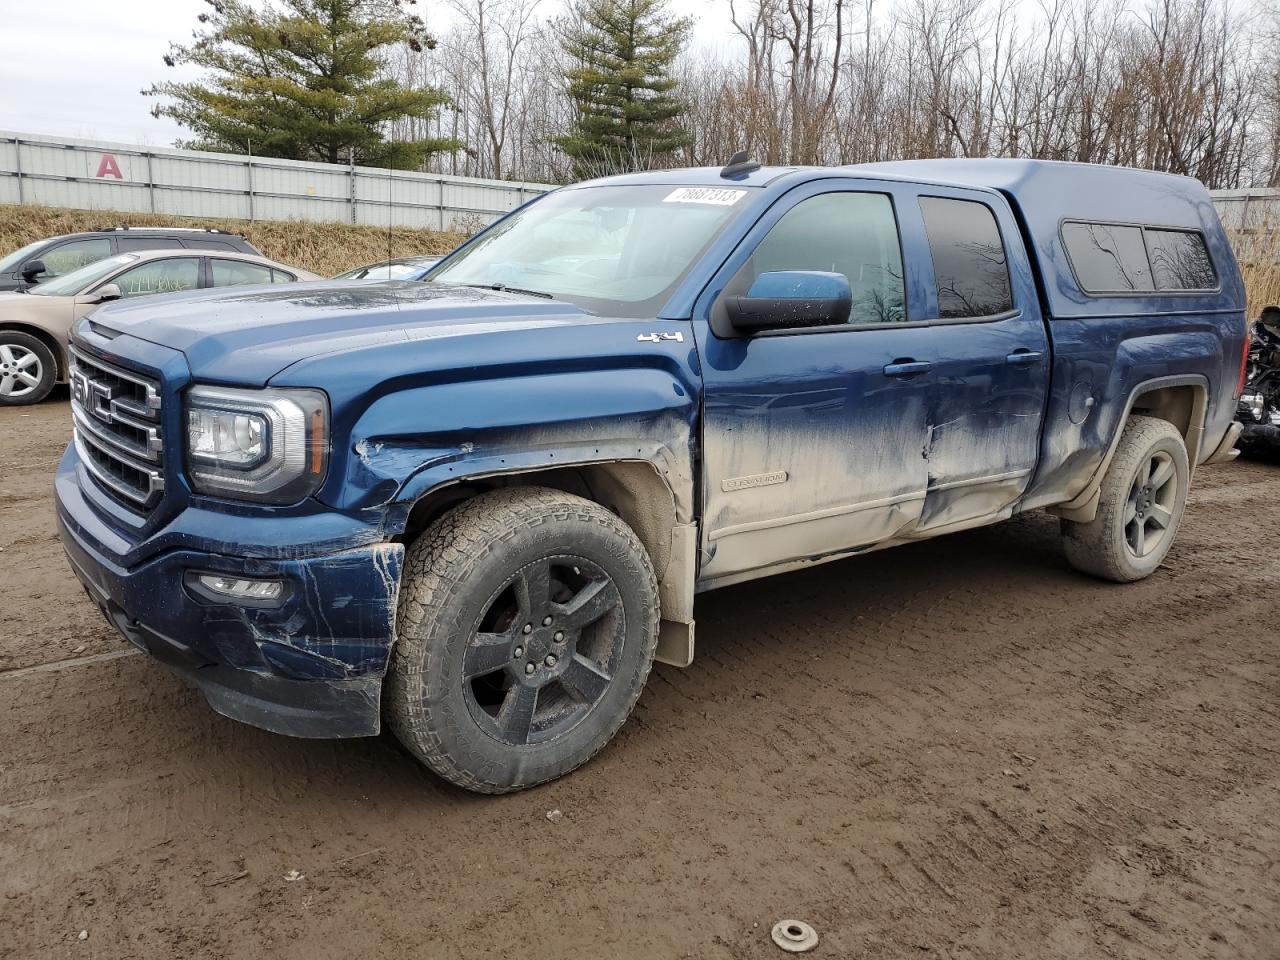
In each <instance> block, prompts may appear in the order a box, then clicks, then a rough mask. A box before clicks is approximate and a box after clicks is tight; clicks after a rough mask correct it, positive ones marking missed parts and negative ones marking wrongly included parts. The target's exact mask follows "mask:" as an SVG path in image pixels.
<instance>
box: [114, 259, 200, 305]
mask: <svg viewBox="0 0 1280 960" xmlns="http://www.w3.org/2000/svg"><path fill="white" fill-rule="evenodd" d="M111 282H112V283H114V284H116V285H117V286H118V287H119V288H120V292H121V293H122V294H123V295H124V296H126V297H145V296H147V295H149V294H152V293H177V292H179V291H181V290H194V289H196V287H198V286H200V261H199V260H197V259H196V258H195V257H175V258H174V259H171V260H151V261H149V262H147V263H144V264H141V265H140V266H136V267H134V268H133V269H132V270H126V271H125V272H124V273H122V274H119V275H118V276H117V277H116V278H115V279H114V280H112V281H111Z"/></svg>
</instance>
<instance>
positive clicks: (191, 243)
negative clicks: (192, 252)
mask: <svg viewBox="0 0 1280 960" xmlns="http://www.w3.org/2000/svg"><path fill="white" fill-rule="evenodd" d="M182 242H183V243H185V244H186V245H187V246H188V247H192V248H193V249H196V250H237V251H238V249H239V248H238V247H236V245H235V244H233V243H228V242H227V241H226V240H206V239H204V238H200V239H192V238H190V237H187V238H184V239H183V241H182Z"/></svg>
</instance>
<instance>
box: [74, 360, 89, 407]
mask: <svg viewBox="0 0 1280 960" xmlns="http://www.w3.org/2000/svg"><path fill="white" fill-rule="evenodd" d="M71 399H72V400H74V401H75V402H76V403H78V404H80V406H82V407H88V406H89V378H88V377H86V376H85V375H84V374H83V373H81V372H80V371H79V370H74V369H73V370H72V371H71Z"/></svg>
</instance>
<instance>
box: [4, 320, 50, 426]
mask: <svg viewBox="0 0 1280 960" xmlns="http://www.w3.org/2000/svg"><path fill="white" fill-rule="evenodd" d="M57 379H58V364H57V361H56V360H54V357H53V351H51V350H50V349H49V348H48V347H47V346H45V344H44V342H43V341H41V340H38V339H37V338H35V337H33V336H31V334H29V333H20V332H18V331H17V330H0V406H15V407H16V406H21V405H22V404H27V403H39V402H40V401H41V400H43V399H44V398H45V397H47V396H48V395H49V391H50V390H52V389H53V384H54V382H55V381H56V380H57Z"/></svg>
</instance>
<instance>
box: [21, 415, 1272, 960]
mask: <svg viewBox="0 0 1280 960" xmlns="http://www.w3.org/2000/svg"><path fill="white" fill-rule="evenodd" d="M67 436H68V411H67V404H66V402H65V394H63V395H62V397H61V399H59V400H57V401H55V402H50V403H47V404H44V405H42V406H39V407H35V408H26V409H20V410H19V409H6V410H0V437H2V438H3V444H0V522H2V529H3V531H4V536H3V537H2V538H0V547H2V548H3V552H0V572H2V574H3V576H2V577H0V718H2V721H0V722H2V724H3V725H2V727H0V729H2V730H3V734H4V735H3V738H0V957H4V958H9V957H15V958H19V957H20V958H27V957H39V958H45V957H52V958H61V957H75V958H115V957H119V958H129V960H146V958H165V960H168V958H174V957H193V958H221V957H228V958H230V957H235V958H243V957H257V956H271V957H273V958H281V960H288V958H306V960H316V958H351V957H372V956H380V957H393V958H400V957H404V958H410V957H412V958H437V957H440V958H443V957H450V958H453V957H482V956H504V957H513V958H522V960H523V958H542V957H548V958H549V957H563V956H576V957H582V958H590V960H595V958H612V957H626V958H630V957H637V958H698V960H715V958H742V960H746V958H766V957H781V956H784V954H782V953H781V952H780V951H778V950H777V948H776V947H774V946H773V944H772V943H771V942H770V941H769V938H768V928H769V926H770V925H771V924H772V923H773V922H774V921H776V920H778V919H781V918H784V917H798V918H800V919H804V920H808V921H809V922H810V923H812V924H813V925H814V926H815V927H816V928H817V930H818V932H819V934H820V935H821V938H822V939H821V943H820V945H819V946H818V948H817V950H816V951H815V952H814V953H813V954H811V955H812V956H815V957H840V958H860V957H867V958H914V957H921V958H928V957H946V958H961V957H965V958H968V957H1027V958H1034V960H1045V958H1057V957H1071V958H1076V957H1079V958H1086V957H1088V958H1094V957H1125V958H1130V957H1132V958H1145V957H1151V958H1170V957H1178V958H1182V957H1188V958H1190V957H1215V958H1216V957H1222V958H1228V957H1230V958H1271V960H1274V958H1277V957H1280V797H1278V794H1277V785H1278V784H1280V763H1278V762H1277V761H1278V760H1280V669H1278V668H1277V656H1276V654H1277V646H1278V641H1280V629H1278V628H1277V625H1278V624H1280V602H1278V600H1277V597H1280V557H1278V555H1277V547H1278V546H1280V466H1269V465H1262V464H1253V463H1240V462H1238V463H1236V464H1231V465H1228V466H1223V467H1215V468H1207V469H1205V470H1203V471H1202V472H1201V473H1200V474H1198V476H1197V478H1196V483H1195V486H1194V488H1193V492H1192V498H1191V505H1190V507H1189V510H1188V521H1187V523H1186V525H1185V526H1184V527H1183V530H1182V534H1181V536H1180V538H1179V540H1178V542H1177V544H1176V545H1175V547H1174V549H1173V552H1172V553H1171V555H1170V557H1169V559H1168V561H1167V563H1166V565H1165V567H1164V568H1162V569H1161V570H1160V571H1159V572H1158V573H1157V574H1156V575H1155V576H1153V577H1152V578H1150V579H1149V580H1147V581H1145V582H1143V583H1140V584H1137V585H1134V586H1129V587H1117V586H1112V585H1108V584H1103V583H1097V582H1092V581H1090V580H1087V579H1085V578H1082V577H1080V576H1078V575H1076V574H1074V573H1072V572H1071V571H1070V570H1068V568H1067V566H1066V564H1065V562H1064V561H1063V559H1062V557H1061V555H1060V552H1059V548H1058V543H1057V538H1056V525H1055V521H1053V520H1051V519H1049V518H1048V517H1044V516H1032V517H1027V518H1022V519H1019V520H1016V521H1013V522H1010V523H1007V524H1004V525H1001V526H997V527H992V528H989V529H986V530H979V531H974V532H970V533H964V534H957V535H954V536H951V537H946V538H943V539H940V540H935V541H933V542H930V543H925V544H919V545H914V546H909V547H903V548H899V549H896V550H891V551H886V552H883V553H879V554H874V555H870V556H866V557H861V558H858V559H853V560H847V561H842V562H838V563H833V564H829V565H827V566H825V567H820V568H816V569H813V570H810V571H806V572H803V573H798V574H791V575H788V576H784V577H779V578H775V579H772V580H768V581H763V582H761V583H758V584H748V585H744V586H739V587H732V588H728V589H725V590H722V591H719V592H716V593H712V594H708V595H706V596H704V597H703V598H702V599H701V601H700V604H701V606H700V610H699V615H698V644H699V656H698V660H697V662H696V663H695V664H694V666H693V667H692V668H691V669H689V670H684V671H682V670H676V669H672V668H669V667H661V666H660V667H658V668H656V669H655V670H654V673H653V676H652V678H651V679H650V682H649V686H648V688H647V690H646V691H645V694H644V696H643V697H642V698H641V701H640V706H639V708H638V710H637V712H636V714H635V716H634V717H633V718H632V720H631V722H630V723H629V724H628V725H627V726H626V727H625V728H624V730H623V732H622V734H621V735H620V736H619V737H618V738H617V740H616V741H615V742H614V743H613V745H612V746H610V747H609V748H608V749H606V750H605V751H604V752H603V753H602V754H601V755H600V757H599V758H597V759H596V760H595V761H594V762H593V763H591V764H590V765H589V766H588V767H586V768H584V769H583V770H581V771H579V772H578V773H576V774H574V775H573V776H571V777H570V778H568V779H567V780H563V781H560V782H558V783H555V784H552V785H549V786H546V787H543V788H540V789H537V790H534V791H531V792H528V793H524V794H519V795H516V796H510V797H503V798H498V799H485V798H480V797H475V796H471V795H468V794H464V793H462V792H460V791H457V790H454V789H452V788H449V787H446V786H445V785H443V784H441V783H440V782H438V781H436V780H435V779H433V778H432V777H431V776H430V775H429V774H427V773H426V772H424V771H423V770H421V769H419V768H418V767H417V766H416V765H415V764H414V763H413V762H412V761H411V760H410V759H409V758H408V757H407V756H406V755H405V754H403V753H402V752H401V751H399V750H398V749H397V748H396V746H395V745H394V743H393V742H392V741H391V740H390V739H389V738H386V737H384V738H381V739H376V740H359V741H345V742H311V741H297V740H289V739H286V738H283V737H277V736H273V735H271V734H268V733H264V732H261V731H258V730H254V729H251V728H249V727H244V726H240V725H239V724H236V723H233V722H232V721H229V720H225V719H223V718H221V717H219V716H217V715H215V714H214V713H213V712H212V711H210V710H209V709H208V708H206V706H205V704H204V702H203V700H202V699H201V698H200V697H199V696H198V695H197V694H195V693H193V692H192V691H191V690H190V689H188V688H187V687H186V686H184V685H183V684H182V683H181V682H180V681H178V680H177V679H175V678H173V677H172V676H170V675H169V674H168V673H167V672H166V671H165V670H164V669H163V668H162V667H160V666H159V665H158V664H155V663H153V662H151V661H149V660H148V659H147V658H145V657H143V656H141V655H138V654H136V653H133V652H132V650H131V648H129V647H128V646H127V645H126V644H125V643H124V642H123V641H122V640H120V639H119V638H118V637H117V636H116V635H115V634H114V632H113V631H112V630H110V629H109V628H108V627H107V626H106V625H105V623H104V622H103V621H102V620H101V618H100V617H99V615H98V613H97V612H96V610H95V609H94V608H93V607H92V606H91V605H90V603H89V601H88V600H87V599H85V597H84V595H83V593H82V592H81V590H80V588H79V586H78V585H77V584H76V582H75V581H74V580H73V578H72V576H71V573H70V571H69V570H68V568H67V566H66V563H65V561H64V559H63V555H62V550H61V548H60V546H59V544H58V541H57V539H56V537H55V536H54V533H53V508H52V501H51V496H50V493H51V489H50V488H51V484H50V475H51V473H52V471H53V468H54V465H55V463H56V462H57V459H58V457H59V455H60V453H61V450H62V448H63V446H64V444H65V443H66V440H67ZM553 809H559V810H561V811H563V818H562V819H560V820H559V822H557V823H551V822H549V821H548V820H547V818H546V816H545V815H546V814H547V812H548V811H550V810H553ZM291 871H297V872H298V873H300V874H301V877H300V878H295V879H287V877H296V875H295V874H294V873H291ZM81 931H86V932H87V936H85V935H84V934H82V933H81ZM82 936H85V938H84V939H81V937H82Z"/></svg>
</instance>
